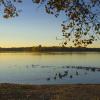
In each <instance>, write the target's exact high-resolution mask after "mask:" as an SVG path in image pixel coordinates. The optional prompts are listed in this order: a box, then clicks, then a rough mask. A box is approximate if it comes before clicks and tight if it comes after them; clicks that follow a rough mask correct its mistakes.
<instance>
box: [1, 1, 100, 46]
mask: <svg viewBox="0 0 100 100" xmlns="http://www.w3.org/2000/svg"><path fill="white" fill-rule="evenodd" d="M22 1H24V0H0V2H1V3H2V4H3V5H4V14H5V15H4V17H5V18H9V17H15V16H18V11H17V10H16V7H15V6H14V3H15V2H17V3H21V2H22ZM32 1H33V3H36V4H41V5H42V4H45V10H46V13H48V14H53V15H55V17H58V16H59V15H60V14H63V15H64V16H65V18H66V19H65V20H64V21H63V22H62V24H61V26H62V33H63V37H64V43H63V44H64V45H67V43H68V41H72V42H73V43H74V45H75V46H84V47H87V46H88V45H89V44H92V43H93V42H94V41H96V40H99V39H100V38H99V36H100V0H32Z"/></svg>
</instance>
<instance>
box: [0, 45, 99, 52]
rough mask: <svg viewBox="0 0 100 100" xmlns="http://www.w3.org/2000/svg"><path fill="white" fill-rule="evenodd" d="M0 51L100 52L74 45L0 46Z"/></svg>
mask: <svg viewBox="0 0 100 100" xmlns="http://www.w3.org/2000/svg"><path fill="white" fill-rule="evenodd" d="M0 52H100V48H83V47H79V48H74V47H59V46H55V47H39V46H38V47H18V48H0Z"/></svg>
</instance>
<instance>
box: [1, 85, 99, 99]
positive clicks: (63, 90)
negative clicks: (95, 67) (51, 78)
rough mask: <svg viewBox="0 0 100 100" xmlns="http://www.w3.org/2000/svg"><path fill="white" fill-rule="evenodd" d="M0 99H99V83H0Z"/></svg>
mask: <svg viewBox="0 0 100 100" xmlns="http://www.w3.org/2000/svg"><path fill="white" fill-rule="evenodd" d="M0 100H100V84H64V85H63V84H61V85H26V84H10V83H0Z"/></svg>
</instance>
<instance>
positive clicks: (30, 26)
mask: <svg viewBox="0 0 100 100" xmlns="http://www.w3.org/2000/svg"><path fill="white" fill-rule="evenodd" d="M17 9H22V12H21V13H20V15H19V16H18V17H15V18H11V19H4V18H3V17H2V15H0V47H21V46H22V47H25V46H38V45H40V44H41V45H43V46H56V45H57V46H58V45H59V43H60V42H61V41H57V40H56V37H61V35H62V32H61V23H62V21H63V18H64V17H63V16H59V17H58V18H55V17H54V16H53V15H49V14H46V13H45V11H44V10H43V7H42V6H36V5H35V4H33V3H32V0H24V2H23V3H21V4H18V5H17ZM99 44H100V42H98V43H96V44H95V45H93V46H95V47H100V46H99Z"/></svg>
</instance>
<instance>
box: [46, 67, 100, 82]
mask: <svg viewBox="0 0 100 100" xmlns="http://www.w3.org/2000/svg"><path fill="white" fill-rule="evenodd" d="M45 67H46V66H45ZM52 67H54V66H52ZM61 68H64V69H66V70H64V71H63V72H55V75H54V77H48V78H47V79H46V80H47V81H50V80H52V79H53V80H56V79H65V78H70V79H72V78H74V77H79V76H81V74H82V73H81V72H84V75H85V76H86V75H87V74H89V73H90V72H93V73H94V72H95V73H96V72H98V71H100V68H98V67H92V66H89V67H83V66H61ZM72 70H74V71H72ZM79 78H80V77H79Z"/></svg>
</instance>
